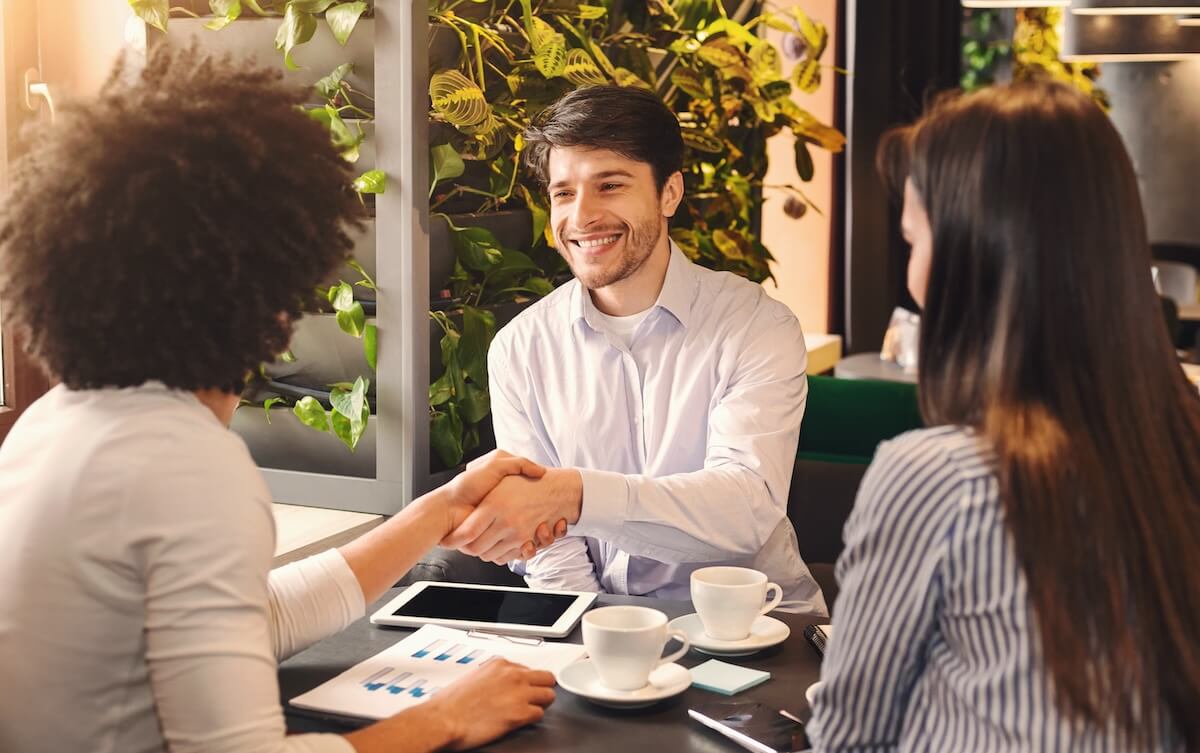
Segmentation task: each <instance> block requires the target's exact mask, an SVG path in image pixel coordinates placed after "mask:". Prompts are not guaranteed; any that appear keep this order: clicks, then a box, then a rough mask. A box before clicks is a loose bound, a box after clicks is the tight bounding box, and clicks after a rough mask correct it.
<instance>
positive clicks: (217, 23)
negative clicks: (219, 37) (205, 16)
mask: <svg viewBox="0 0 1200 753" xmlns="http://www.w3.org/2000/svg"><path fill="white" fill-rule="evenodd" d="M208 7H209V8H211V9H212V12H213V15H214V16H216V18H214V19H213V20H211V21H209V22H208V23H206V24H204V28H206V29H211V30H213V31H220V30H221V29H224V28H225V27H226V26H228V25H229V24H231V23H233V22H234V21H236V20H237V19H238V17H239V16H241V15H242V0H208Z"/></svg>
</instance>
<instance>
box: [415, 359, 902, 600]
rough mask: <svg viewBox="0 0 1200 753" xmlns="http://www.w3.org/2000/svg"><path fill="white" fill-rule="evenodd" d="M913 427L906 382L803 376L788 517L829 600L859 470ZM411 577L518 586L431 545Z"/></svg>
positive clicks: (496, 570)
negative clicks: (802, 404) (804, 401)
mask: <svg viewBox="0 0 1200 753" xmlns="http://www.w3.org/2000/svg"><path fill="white" fill-rule="evenodd" d="M920 426H921V415H920V412H919V411H918V410H917V391H916V387H914V386H913V385H911V384H901V383H896V382H875V381H869V380H856V379H836V378H833V377H823V376H810V377H809V378H808V405H807V407H806V409H805V415H804V424H803V426H802V427H801V429H800V446H799V449H798V451H797V453H796V465H795V467H794V468H793V470H792V486H791V492H790V493H789V494H788V510H787V512H788V517H789V518H790V519H791V521H792V525H793V526H795V528H796V537H797V540H798V542H799V546H800V555H801V556H802V557H803V558H804V561H805V562H807V563H808V565H809V567H810V568H811V569H812V571H813V576H814V577H815V578H816V579H817V582H818V583H819V584H820V585H821V589H822V590H823V591H824V592H825V597H826V601H827V602H828V603H829V604H830V606H832V605H833V601H834V598H835V597H836V595H837V584H836V583H835V581H834V578H833V563H834V562H835V561H836V560H837V556H838V554H839V553H840V552H841V550H842V527H843V526H844V525H845V523H846V518H847V516H849V514H850V510H851V509H852V508H853V506H854V496H855V494H856V493H857V491H858V486H859V484H860V483H861V481H862V477H863V474H864V473H865V471H866V469H867V465H868V464H870V462H871V458H872V457H873V456H874V454H875V448H876V447H877V446H878V445H879V443H880V442H881V441H883V440H886V439H890V438H892V437H894V436H896V435H898V434H902V433H904V432H905V431H908V430H910V429H915V428H919V427H920ZM418 580H448V581H457V582H460V583H489V584H498V585H523V583H524V581H522V579H521V578H520V577H518V576H516V575H514V574H513V573H512V572H511V571H509V570H508V568H504V567H499V566H497V565H492V564H489V563H487V562H481V561H479V560H477V559H475V558H474V557H468V556H466V555H463V554H459V553H458V552H455V551H452V550H446V549H436V550H434V551H433V552H430V553H429V554H428V555H427V556H426V557H425V558H424V559H422V560H421V562H420V563H418V564H417V565H416V566H415V567H414V568H413V569H412V570H411V571H410V572H409V573H408V575H406V576H405V577H404V579H403V580H401V581H400V583H399V584H398V585H404V584H408V583H413V582H416V581H418Z"/></svg>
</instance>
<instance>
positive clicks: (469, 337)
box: [458, 306, 496, 423]
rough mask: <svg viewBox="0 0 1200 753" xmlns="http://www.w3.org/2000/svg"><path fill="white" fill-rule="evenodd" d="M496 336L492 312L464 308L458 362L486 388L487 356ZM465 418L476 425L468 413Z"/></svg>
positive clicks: (494, 318) (464, 415)
mask: <svg viewBox="0 0 1200 753" xmlns="http://www.w3.org/2000/svg"><path fill="white" fill-rule="evenodd" d="M495 336H496V317H495V315H493V314H492V312H490V311H484V310H482V309H477V308H474V307H472V306H463V331H462V339H461V340H459V343H458V362H459V364H461V365H462V369H463V371H465V372H466V373H467V376H469V377H470V378H471V380H472V381H474V382H475V383H476V384H478V385H480V386H482V387H486V386H487V383H488V370H487V354H488V348H489V347H490V346H491V344H492V338H493V337H495ZM463 418H464V419H466V420H467V422H468V423H475V421H476V419H473V418H470V417H469V416H468V415H467V414H466V413H464V414H463Z"/></svg>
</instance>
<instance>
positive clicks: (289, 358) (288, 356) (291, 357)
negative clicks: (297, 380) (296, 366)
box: [279, 350, 296, 363]
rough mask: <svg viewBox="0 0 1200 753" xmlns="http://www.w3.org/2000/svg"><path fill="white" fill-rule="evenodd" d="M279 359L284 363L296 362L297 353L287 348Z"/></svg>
mask: <svg viewBox="0 0 1200 753" xmlns="http://www.w3.org/2000/svg"><path fill="white" fill-rule="evenodd" d="M279 360H280V361H283V362H284V363H295V362H296V354H295V353H293V352H292V351H290V350H285V351H283V352H282V353H280V354H279Z"/></svg>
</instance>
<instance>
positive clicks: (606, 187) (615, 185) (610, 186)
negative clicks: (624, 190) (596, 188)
mask: <svg viewBox="0 0 1200 753" xmlns="http://www.w3.org/2000/svg"><path fill="white" fill-rule="evenodd" d="M600 187H601V188H602V189H604V190H605V191H609V190H612V189H614V188H620V187H621V184H620V183H605V184H604V185H602V186H600Z"/></svg>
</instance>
